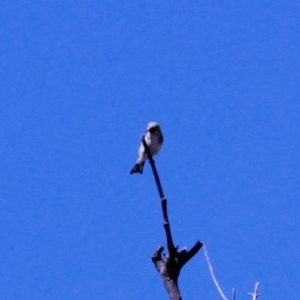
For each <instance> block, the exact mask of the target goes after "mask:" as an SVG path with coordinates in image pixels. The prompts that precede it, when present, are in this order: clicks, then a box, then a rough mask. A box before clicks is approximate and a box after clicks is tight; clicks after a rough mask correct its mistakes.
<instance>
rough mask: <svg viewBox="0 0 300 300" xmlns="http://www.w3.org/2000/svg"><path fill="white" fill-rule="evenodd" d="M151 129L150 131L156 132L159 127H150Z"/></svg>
mask: <svg viewBox="0 0 300 300" xmlns="http://www.w3.org/2000/svg"><path fill="white" fill-rule="evenodd" d="M149 131H150V132H151V133H155V132H156V131H157V128H156V127H153V128H150V129H149Z"/></svg>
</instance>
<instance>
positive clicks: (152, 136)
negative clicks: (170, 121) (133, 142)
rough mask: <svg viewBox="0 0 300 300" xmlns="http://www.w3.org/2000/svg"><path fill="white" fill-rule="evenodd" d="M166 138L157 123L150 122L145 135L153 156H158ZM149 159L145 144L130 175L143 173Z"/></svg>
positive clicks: (140, 149) (141, 147)
mask: <svg viewBox="0 0 300 300" xmlns="http://www.w3.org/2000/svg"><path fill="white" fill-rule="evenodd" d="M163 140H164V137H163V135H162V132H161V129H160V127H159V125H158V123H156V122H150V123H149V124H148V127H147V131H146V134H145V142H146V143H147V145H148V146H149V149H150V152H151V154H152V156H153V155H155V154H157V153H158V151H159V150H160V148H161V146H162V143H163ZM147 159H148V156H147V153H146V150H145V148H144V145H143V143H142V144H141V146H140V148H139V154H138V159H137V161H136V164H135V166H134V167H133V169H132V170H131V171H130V174H133V173H141V174H142V173H143V168H144V164H145V161H146V160H147Z"/></svg>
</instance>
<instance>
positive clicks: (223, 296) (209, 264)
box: [203, 244, 227, 300]
mask: <svg viewBox="0 0 300 300" xmlns="http://www.w3.org/2000/svg"><path fill="white" fill-rule="evenodd" d="M203 248H204V256H205V257H206V260H207V264H208V267H209V270H210V275H211V277H212V279H213V281H214V283H215V286H216V287H217V289H218V291H219V293H220V295H221V297H222V298H223V299H224V300H227V298H226V297H225V295H224V294H223V292H222V290H221V288H220V286H219V284H218V282H217V279H216V277H215V275H214V271H213V268H212V265H211V263H210V261H209V257H208V254H207V250H206V246H205V244H203Z"/></svg>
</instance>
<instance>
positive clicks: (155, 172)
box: [142, 135, 165, 200]
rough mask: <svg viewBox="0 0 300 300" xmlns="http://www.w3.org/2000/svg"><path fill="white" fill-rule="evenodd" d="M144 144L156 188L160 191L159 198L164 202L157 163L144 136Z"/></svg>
mask: <svg viewBox="0 0 300 300" xmlns="http://www.w3.org/2000/svg"><path fill="white" fill-rule="evenodd" d="M142 143H143V145H144V148H145V150H146V153H147V156H148V158H149V162H150V165H151V167H152V171H153V175H154V178H155V182H156V186H157V189H158V193H159V197H160V199H161V200H162V199H164V198H165V196H164V192H163V189H162V187H161V184H160V180H159V176H158V173H157V170H156V167H155V162H154V160H153V157H152V154H151V152H150V149H149V146H148V145H147V143H146V141H145V136H144V135H143V136H142Z"/></svg>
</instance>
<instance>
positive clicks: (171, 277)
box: [142, 136, 202, 300]
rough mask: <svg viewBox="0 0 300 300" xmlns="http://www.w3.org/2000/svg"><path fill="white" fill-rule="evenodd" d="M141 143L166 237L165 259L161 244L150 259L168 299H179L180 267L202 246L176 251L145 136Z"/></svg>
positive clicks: (159, 184) (162, 195) (164, 202)
mask: <svg viewBox="0 0 300 300" xmlns="http://www.w3.org/2000/svg"><path fill="white" fill-rule="evenodd" d="M142 143H143V145H144V148H145V151H146V153H147V156H148V158H149V162H150V165H151V168H152V172H153V175H154V179H155V182H156V186H157V189H158V193H159V196H160V199H161V207H162V212H163V218H164V222H163V226H164V229H165V233H166V238H167V246H168V252H167V254H166V255H165V260H163V259H162V257H161V254H162V252H163V250H164V247H163V246H159V248H158V249H157V250H156V251H155V252H154V254H153V255H152V261H153V263H154V265H155V267H156V269H157V270H158V272H159V273H160V275H161V278H162V280H163V283H164V286H165V287H166V289H167V291H168V293H169V296H170V299H171V300H181V299H182V297H181V295H180V291H179V287H178V277H179V274H180V271H181V268H182V267H183V266H184V265H185V264H186V263H187V262H188V261H189V260H190V259H191V258H192V257H193V256H194V255H196V254H197V252H198V251H199V250H200V248H201V247H202V243H201V242H199V241H198V242H197V243H196V244H195V245H194V246H193V247H192V249H190V250H189V251H187V249H186V248H183V249H182V250H181V251H180V252H178V251H177V250H178V246H174V243H173V238H172V233H171V226H170V222H169V218H168V211H167V199H166V198H165V196H164V193H163V189H162V187H161V183H160V179H159V176H158V173H157V170H156V167H155V162H154V160H153V157H152V155H151V152H150V149H149V147H148V145H147V143H146V142H145V137H144V136H142Z"/></svg>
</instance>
